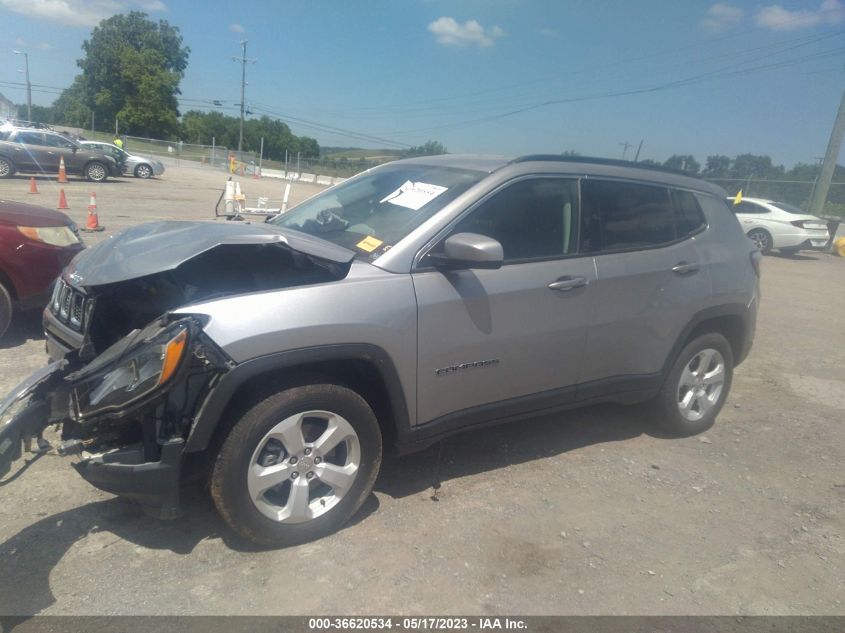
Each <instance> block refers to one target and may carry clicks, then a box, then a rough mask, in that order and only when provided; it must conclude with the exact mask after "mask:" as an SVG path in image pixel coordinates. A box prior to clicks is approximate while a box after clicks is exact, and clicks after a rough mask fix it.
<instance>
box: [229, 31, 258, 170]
mask: <svg viewBox="0 0 845 633" xmlns="http://www.w3.org/2000/svg"><path fill="white" fill-rule="evenodd" d="M246 43H247V40H243V41H242V42H241V47H242V48H243V53H242V54H241V56H240V57H233V58H232V61H235V62H239V63H240V65H241V130H240V134H239V135H238V154H239V155H240V153H241V150H243V146H244V108H245V107H246V105H245V100H246V97H245V92H246V65H247V62H249V63H251V64H254V63H255V60H254V59H247V58H246ZM239 159H240V158H239Z"/></svg>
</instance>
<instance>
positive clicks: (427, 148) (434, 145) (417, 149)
mask: <svg viewBox="0 0 845 633" xmlns="http://www.w3.org/2000/svg"><path fill="white" fill-rule="evenodd" d="M447 153H448V151H447V150H446V146H445V145H443V143H439V142H438V141H427V142H426V143H425V144H424V145H420V146H414V147H412V148H410V149H408V150H406V151H405V153H404V156H436V155H438V154H447Z"/></svg>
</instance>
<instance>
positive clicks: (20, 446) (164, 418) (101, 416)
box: [0, 317, 231, 518]
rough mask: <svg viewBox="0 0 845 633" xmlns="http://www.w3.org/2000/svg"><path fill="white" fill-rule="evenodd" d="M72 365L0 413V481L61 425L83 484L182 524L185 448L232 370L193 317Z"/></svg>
mask: <svg viewBox="0 0 845 633" xmlns="http://www.w3.org/2000/svg"><path fill="white" fill-rule="evenodd" d="M49 338H50V334H49V332H48V340H49ZM177 353H178V357H177ZM68 358H70V359H71V360H70V361H69V360H68V359H66V358H63V359H61V360H58V361H55V362H52V363H50V364H49V365H47V366H46V367H44V368H43V369H40V370H38V371H37V372H35V373H34V374H33V375H32V376H31V377H30V378H28V379H27V380H25V381H24V382H23V383H21V384H20V385H19V386H18V387H16V388H15V389H14V390H13V391H12V392H11V393H10V394H9V396H8V397H7V398H6V399H5V400H4V401H3V403H2V405H0V476H3V475H4V474H5V473H7V472H9V470H10V469H11V466H12V463H13V462H14V461H15V460H16V459H19V458H20V457H21V456H22V454H23V452H24V450H29V449H30V445H31V441H32V439H33V438H40V436H41V433H42V432H43V431H44V429H46V428H47V426H49V425H50V424H53V423H58V424H60V425H61V436H62V440H63V442H62V446H61V447H60V448H59V452H60V453H64V454H68V453H76V454H79V456H80V459H79V461H78V462H76V463H74V464H73V467H74V468H75V469H76V471H77V472H78V473H79V474H80V475H81V476H82V477H83V478H84V479H85V480H86V481H88V482H89V483H91V484H92V485H94V486H95V487H97V488H99V489H101V490H105V491H107V492H111V493H113V494H117V495H120V496H122V497H126V498H129V499H132V500H134V501H137V502H139V503H140V504H141V505H142V506H144V507H145V509H146V510H147V511H148V512H150V513H153V514H157V515H159V516H161V518H172V517H174V516H177V515H178V514H179V487H180V484H181V482H182V479H183V472H182V471H183V462H184V454H183V453H184V451H183V449H184V446H185V439H186V438H187V436H188V434H189V432H190V428H191V422H192V420H193V419H194V415H195V413H196V411H197V410H198V409H199V407H200V406H201V404H202V403H203V402H204V401H205V399H206V398H207V397H208V395H209V394H210V393H211V391H212V390H213V388H214V386H215V385H216V383H217V381H218V379H219V377H220V376H221V375H223V374H224V373H226V371H227V370H228V368H229V367H230V364H231V361H229V360H228V358H227V357H226V356H225V355H224V354H223V353H222V352H221V351H220V350H219V348H217V346H216V345H214V344H213V343H212V342H211V341H210V340H209V339H208V338H207V337H206V336H205V334H204V333H203V332H202V324H201V322H200V321H199V320H198V319H196V318H194V317H187V318H179V319H178V320H177V319H174V318H168V317H162V318H161V319H159V320H157V323H153V324H150V326H148V328H145V329H144V330H143V331H136V332H133V333H131V334H130V335H129V336H127V337H125V338H124V339H123V340H121V341H119V342H118V343H116V344H115V345H114V346H112V347H111V348H109V349H108V350H105V351H104V352H103V353H102V354H100V355H99V356H97V357H96V358H94V359H93V360H92V361H91V362H89V363H87V364H85V365H84V366H82V367H80V364H81V363H80V362H78V361H76V362H73V361H72V355H68Z"/></svg>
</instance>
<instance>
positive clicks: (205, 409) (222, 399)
mask: <svg viewBox="0 0 845 633" xmlns="http://www.w3.org/2000/svg"><path fill="white" fill-rule="evenodd" d="M349 360H355V361H364V362H366V363H368V364H369V365H370V366H372V367H374V368H375V370H376V371H377V372H378V375H379V376H380V378H381V380H382V382H383V384H384V387H385V389H386V390H387V393H388V395H389V399H390V410H391V414H392V417H393V424H394V427H395V431H396V436H397V441H398V442H399V443H402V440H403V439H405V438H407V437H409V436H410V434H411V423H410V417H409V413H408V406H407V400H406V397H405V393H404V391H403V389H402V383H401V381H400V379H399V373H398V372H397V370H396V366H395V365H394V364H393V361H392V360H391V358H390V356H389V355H388V354H387V352H385V351H384V350H383V349H381V348H380V347H378V346H376V345H370V344H366V343H359V344H348V345H323V346H319V347H310V348H303V349H295V350H290V351H286V352H279V353H276V354H269V355H267V356H260V357H258V358H255V359H253V360H249V361H246V362H243V363H241V364H239V365H237V366H235V367H234V368H232V369H231V370H229V371H228V372H227V373H226V374H224V375H223V376H221V378H220V381H219V382H218V384H217V385H216V386H215V387H214V389H213V390H212V391H211V393H210V394H209V395H208V397H207V398H206V400H205V402H204V403H203V404H202V406H201V407H200V410H199V412H198V413H197V416H196V418H195V419H194V423H193V425H192V427H191V431H190V433H189V435H188V440H187V442H186V444H185V452H197V451H202V450H205V449H206V448H207V447H208V444H209V442H210V440H211V438H212V437H213V435H214V432H215V430H216V429H217V425H218V423H219V422H220V418H221V416H222V414H223V412H224V411H225V409H226V406H227V405H228V404H229V402H230V401H231V400H232V397H233V396H234V395H235V393H236V392H237V391H238V389H240V388H241V387H242V386H245V385H246V384H247V383H248V382H249V381H251V380H260V379H261V377H262V376H263V375H267V374H270V373H274V372H278V371H280V370H285V369H295V368H296V367H302V366H305V365H309V364H313V363H325V362H333V361H334V362H343V361H349Z"/></svg>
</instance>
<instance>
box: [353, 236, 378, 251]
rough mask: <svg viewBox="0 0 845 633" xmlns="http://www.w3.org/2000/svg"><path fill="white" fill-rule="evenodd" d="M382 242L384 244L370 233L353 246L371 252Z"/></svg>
mask: <svg viewBox="0 0 845 633" xmlns="http://www.w3.org/2000/svg"><path fill="white" fill-rule="evenodd" d="M382 244H384V242H382V241H381V240H380V239H378V238H377V237H373V236H372V235H368V236H367V237H365V238H364V239H363V240H361V241H360V242H358V243H357V244H356V245H355V246H357V247H358V248H360V249H361V250H362V251H367V252H368V253H372V252H373V251H374V250H376V249H377V248H378V247H379V246H381V245H382Z"/></svg>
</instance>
